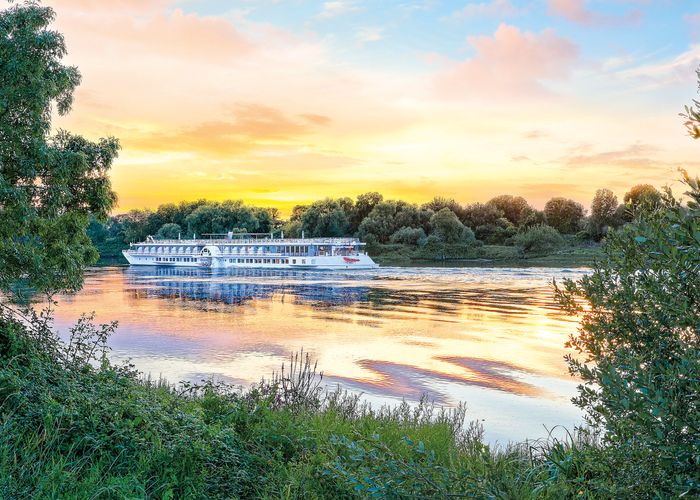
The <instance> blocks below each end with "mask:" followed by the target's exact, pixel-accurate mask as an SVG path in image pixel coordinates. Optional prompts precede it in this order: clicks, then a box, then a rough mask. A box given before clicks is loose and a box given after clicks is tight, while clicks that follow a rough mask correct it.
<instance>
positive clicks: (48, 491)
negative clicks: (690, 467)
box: [0, 316, 605, 498]
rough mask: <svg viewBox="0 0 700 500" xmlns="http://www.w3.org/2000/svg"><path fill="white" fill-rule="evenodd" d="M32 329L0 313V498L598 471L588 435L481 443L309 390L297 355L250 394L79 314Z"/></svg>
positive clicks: (558, 490)
mask: <svg viewBox="0 0 700 500" xmlns="http://www.w3.org/2000/svg"><path fill="white" fill-rule="evenodd" d="M35 326H36V327H37V328H38V329H37V330H31V331H30V330H27V329H26V327H25V326H23V325H22V324H21V323H18V322H15V321H12V320H10V319H9V318H8V317H7V316H6V317H4V318H3V319H2V320H0V380H1V381H2V382H3V383H2V384H1V385H0V396H1V398H0V417H2V418H1V421H2V426H3V432H2V433H0V496H2V497H3V498H29V497H40V498H55V497H70V498H74V497H75V498H87V497H91V498H95V497H101V498H102V497H104V498H123V497H147V498H150V497H157V498H185V497H187V498H231V497H235V498H267V497H279V498H298V497H304V498H350V497H357V496H360V497H382V498H386V497H446V496H470V497H474V496H476V497H507V498H533V497H536V496H537V497H550V498H563V497H572V496H575V495H579V496H580V495H584V494H585V495H584V496H587V495H588V493H587V491H588V490H587V488H586V484H582V482H583V481H586V482H591V481H592V479H595V478H598V477H601V478H602V479H605V477H604V476H600V471H596V470H595V467H593V464H594V463H595V462H594V460H593V454H594V453H596V452H597V450H598V449H599V448H598V447H597V446H595V445H593V444H591V442H586V441H579V440H573V441H570V442H567V443H562V442H557V441H550V442H541V443H529V444H522V445H511V446H508V447H507V448H500V449H493V448H491V447H489V446H488V445H486V444H484V443H483V442H482V441H481V438H480V428H479V426H478V425H476V424H472V425H466V426H465V425H464V417H465V409H464V408H463V407H459V408H457V409H454V410H450V411H444V410H439V409H436V408H435V407H433V406H432V405H430V404H428V403H426V402H422V403H421V404H420V405H419V406H418V407H417V408H411V407H409V406H408V405H401V406H398V407H396V408H383V409H372V408H370V407H369V406H367V405H365V404H363V403H362V402H361V401H360V400H359V399H358V398H357V397H355V396H351V395H348V394H344V393H340V392H335V393H330V394H328V393H322V391H321V389H320V385H319V383H320V377H319V375H318V374H317V373H316V368H315V366H314V365H313V363H312V362H311V360H310V359H309V358H308V357H303V356H299V357H296V358H294V359H293V360H292V361H291V363H290V364H289V365H288V366H287V369H286V371H284V372H283V373H284V376H273V377H272V379H271V380H269V381H268V382H262V383H260V384H258V385H256V386H255V387H253V388H252V389H250V390H248V391H242V390H237V389H234V388H232V387H230V386H225V385H221V384H214V383H204V384H203V385H198V386H196V385H182V386H179V387H177V388H176V387H173V386H170V385H168V384H166V383H165V382H163V381H159V382H154V381H151V380H144V379H143V378H140V377H139V375H138V374H137V373H136V372H135V371H134V370H133V369H132V368H130V367H128V366H121V367H120V366H113V365H111V364H110V363H109V362H108V359H107V358H105V357H104V356H102V355H100V354H99V353H100V352H101V346H102V343H101V338H103V337H101V335H100V334H99V333H97V332H96V331H95V330H91V328H90V327H89V326H87V323H83V324H82V326H79V327H78V329H77V330H76V334H77V335H78V336H79V338H80V340H81V342H80V343H77V344H73V345H72V347H70V348H69V347H67V346H65V345H64V344H61V343H60V341H58V339H56V338H55V337H53V335H52V334H51V333H49V332H48V331H47V330H45V329H44V327H43V326H41V325H36V324H35ZM101 333H109V332H108V331H104V330H102V331H101ZM96 361H98V363H95V362H96ZM582 467H586V472H585V479H584V476H583V475H581V468H582Z"/></svg>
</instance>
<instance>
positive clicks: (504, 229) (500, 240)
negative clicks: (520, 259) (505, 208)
mask: <svg viewBox="0 0 700 500" xmlns="http://www.w3.org/2000/svg"><path fill="white" fill-rule="evenodd" d="M517 232H518V230H517V228H516V227H515V226H514V225H513V224H512V223H511V222H510V221H509V220H508V219H506V218H505V217H501V218H500V219H497V220H496V222H495V223H494V224H485V225H483V226H479V227H477V228H476V231H475V233H474V234H475V237H476V238H477V239H478V240H480V241H483V242H484V243H486V244H487V245H503V244H504V243H505V242H506V241H508V240H509V238H511V237H512V236H515V234H516V233H517Z"/></svg>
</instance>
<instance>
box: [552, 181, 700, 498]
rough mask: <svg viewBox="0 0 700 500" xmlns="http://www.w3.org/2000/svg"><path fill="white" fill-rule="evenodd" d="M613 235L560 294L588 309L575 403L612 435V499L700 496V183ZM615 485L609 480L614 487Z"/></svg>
mask: <svg viewBox="0 0 700 500" xmlns="http://www.w3.org/2000/svg"><path fill="white" fill-rule="evenodd" d="M685 182H686V183H687V184H688V185H689V186H690V188H691V189H690V192H689V193H688V195H689V196H690V198H691V201H690V202H689V203H688V206H687V207H683V206H681V205H680V203H679V202H678V201H677V200H675V199H674V198H673V197H672V196H671V194H670V192H668V193H666V195H665V196H664V197H663V198H662V199H661V201H660V205H659V207H657V210H656V211H655V212H651V213H650V212H642V213H640V214H638V218H637V219H636V220H635V222H634V223H632V224H629V225H627V226H625V227H624V229H622V230H621V231H618V232H615V233H613V234H611V235H610V236H608V239H607V241H606V244H605V250H604V251H605V253H604V258H603V259H602V260H601V261H600V262H599V263H598V264H597V265H596V266H595V268H594V270H593V273H592V274H591V275H589V276H586V277H584V278H582V279H581V280H580V281H578V282H573V281H565V283H564V285H563V287H562V288H558V289H557V294H558V297H559V300H560V302H561V304H562V305H563V306H564V308H565V309H566V310H567V311H569V312H571V313H573V314H580V315H582V321H581V327H580V329H579V331H578V334H576V335H573V336H572V337H571V340H570V342H569V344H570V346H571V347H573V348H574V349H575V350H576V351H577V352H578V353H580V355H581V356H575V357H574V356H569V357H568V363H569V368H570V370H571V372H572V373H573V374H575V375H577V376H579V377H580V378H581V379H582V380H583V385H581V386H579V395H578V397H577V398H576V399H575V400H574V402H575V403H576V404H577V405H578V406H580V407H581V408H583V409H585V410H586V411H587V415H588V419H589V421H590V422H591V423H592V424H593V425H595V426H598V427H600V428H601V429H603V430H604V431H605V435H604V444H605V445H606V447H605V448H603V449H602V450H601V452H600V457H599V460H600V461H601V463H603V464H604V465H605V466H606V468H607V469H608V470H610V471H611V473H613V474H614V476H613V480H614V489H605V490H602V491H601V494H602V495H604V496H615V495H620V494H624V496H634V497H640V496H641V497H652V496H653V497H659V498H669V497H671V496H673V497H677V496H684V495H685V496H688V497H691V496H695V495H699V494H700V475H699V474H698V471H699V470H700V469H699V468H698V467H699V464H700V274H698V272H697V270H698V263H700V186H699V185H698V180H697V179H690V178H688V176H687V174H686V176H685ZM608 486H609V485H608Z"/></svg>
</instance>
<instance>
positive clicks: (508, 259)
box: [369, 242, 602, 267]
mask: <svg viewBox="0 0 700 500" xmlns="http://www.w3.org/2000/svg"><path fill="white" fill-rule="evenodd" d="M369 254H370V255H371V256H372V258H373V259H374V260H375V261H376V262H377V263H379V264H380V265H410V264H420V263H438V262H444V263H451V264H470V265H495V266H552V267H588V266H591V265H592V264H593V262H594V261H595V259H597V258H599V257H600V256H602V250H601V246H600V245H598V244H593V243H586V244H580V243H576V242H568V243H567V244H566V245H564V246H562V247H561V248H557V249H556V250H551V251H548V252H541V253H523V252H521V251H519V250H518V249H517V248H516V247H514V246H506V245H482V246H468V245H440V247H439V248H438V247H420V246H417V245H373V246H371V247H370V248H369Z"/></svg>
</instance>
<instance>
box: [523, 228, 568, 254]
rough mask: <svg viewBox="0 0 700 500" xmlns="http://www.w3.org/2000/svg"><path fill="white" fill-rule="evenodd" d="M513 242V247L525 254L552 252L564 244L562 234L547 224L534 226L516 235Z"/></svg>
mask: <svg viewBox="0 0 700 500" xmlns="http://www.w3.org/2000/svg"><path fill="white" fill-rule="evenodd" d="M512 241H513V245H515V246H516V247H517V248H518V250H519V251H520V252H522V253H525V254H530V253H534V254H536V253H544V252H551V251H552V250H556V249H557V248H559V247H561V246H562V245H563V244H564V238H562V236H561V234H559V232H558V231H557V230H556V229H554V228H553V227H550V226H547V225H545V224H539V225H537V226H532V227H530V228H528V229H526V230H525V231H523V232H521V233H518V234H516V235H515V236H514V237H513V238H512Z"/></svg>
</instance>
